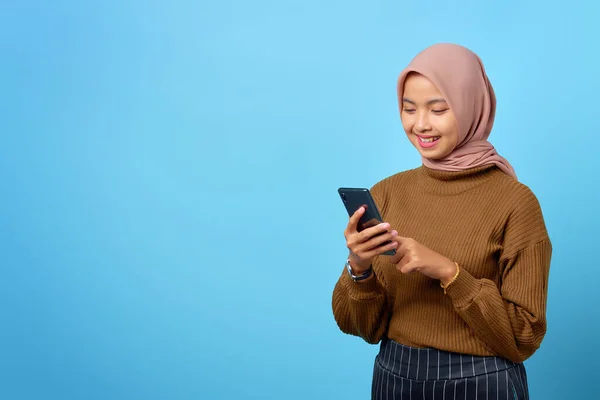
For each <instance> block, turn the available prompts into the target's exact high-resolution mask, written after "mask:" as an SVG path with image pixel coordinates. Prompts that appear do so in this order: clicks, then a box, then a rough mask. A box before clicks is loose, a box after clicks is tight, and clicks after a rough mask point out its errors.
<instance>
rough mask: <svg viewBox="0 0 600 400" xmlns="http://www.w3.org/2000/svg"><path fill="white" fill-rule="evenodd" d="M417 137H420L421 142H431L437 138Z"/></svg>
mask: <svg viewBox="0 0 600 400" xmlns="http://www.w3.org/2000/svg"><path fill="white" fill-rule="evenodd" d="M419 139H421V142H423V143H431V142H433V141H434V140H437V139H438V138H437V137H432V138H427V139H426V138H419Z"/></svg>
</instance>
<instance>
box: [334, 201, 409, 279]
mask: <svg viewBox="0 0 600 400" xmlns="http://www.w3.org/2000/svg"><path fill="white" fill-rule="evenodd" d="M364 212H365V209H364V207H360V208H359V209H358V210H356V212H355V213H354V214H352V216H351V217H350V220H349V221H348V226H346V230H345V231H344V237H345V238H346V246H347V247H348V250H350V257H349V258H350V265H351V266H352V270H353V272H354V273H357V274H360V273H362V272H364V271H366V270H367V269H369V267H370V266H371V263H372V262H373V259H374V258H375V257H376V256H378V255H379V254H381V253H384V252H386V251H388V250H391V249H395V248H396V247H397V246H398V243H397V242H396V241H395V240H394V238H395V237H396V235H398V232H396V231H393V230H392V231H390V224H388V223H380V224H377V225H375V226H372V227H370V228H367V229H365V230H363V231H361V232H358V221H359V220H360V217H362V215H363V214H364ZM375 235H378V236H375ZM388 240H390V241H391V243H389V244H387V245H385V246H381V247H378V246H379V245H381V244H382V243H384V242H387V241H388Z"/></svg>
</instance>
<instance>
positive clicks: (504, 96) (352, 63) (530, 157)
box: [0, 0, 600, 400]
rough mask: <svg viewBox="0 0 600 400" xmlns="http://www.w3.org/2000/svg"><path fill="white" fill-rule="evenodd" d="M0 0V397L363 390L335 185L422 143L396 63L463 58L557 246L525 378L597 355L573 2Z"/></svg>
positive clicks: (568, 394) (592, 198)
mask: <svg viewBox="0 0 600 400" xmlns="http://www.w3.org/2000/svg"><path fill="white" fill-rule="evenodd" d="M588 3H589V4H588V5H585V2H577V1H572V2H569V5H568V6H566V5H562V4H561V5H558V3H556V4H552V3H549V2H545V1H544V2H542V1H526V2H522V1H505V2H501V3H497V4H493V3H491V2H490V3H488V4H487V5H483V4H484V3H482V2H480V1H462V2H455V4H453V5H450V4H449V3H448V2H446V1H430V2H428V3H426V4H424V3H420V2H411V3H407V2H398V1H379V2H359V1H338V0H335V1H326V2H321V1H316V0H303V1H300V0H297V1H266V0H257V1H252V2H250V1H247V2H244V1H240V0H237V1H233V0H221V1H218V2H217V1H213V2H207V1H200V2H198V1H170V2H167V1H163V2H158V1H154V2H147V1H139V0H129V1H123V0H120V1H115V0H113V1H94V2H92V1H60V0H59V1H55V2H41V1H38V2H33V1H23V0H21V1H6V0H5V1H3V2H1V3H0V50H1V53H0V54H1V55H0V190H1V198H0V224H1V225H0V226H1V228H0V268H1V270H0V272H1V274H0V321H1V329H0V398H2V399H10V400H19V399H61V400H70V399H86V400H93V399H119V400H120V399H198V398H202V399H238V398H239V399H242V398H243V399H307V398H310V399H366V398H368V397H369V393H370V381H371V371H372V363H373V357H374V355H375V353H376V351H377V347H375V346H370V345H368V344H366V343H364V342H362V341H361V340H360V339H358V338H355V337H350V336H346V335H344V334H342V333H341V332H340V331H339V330H338V329H337V326H336V325H335V322H334V319H333V316H332V312H331V291H332V289H333V286H334V284H335V282H336V280H337V278H338V277H339V274H340V273H341V271H342V265H343V261H344V259H345V256H346V249H345V246H344V239H343V235H342V232H343V228H344V226H345V224H346V220H347V216H346V215H345V211H344V208H343V206H342V204H341V201H340V200H339V198H338V196H337V193H336V189H337V188H338V187H339V186H371V185H372V184H374V183H375V182H376V181H378V180H380V179H382V178H384V177H386V176H388V175H391V174H393V173H396V172H398V171H402V170H405V169H408V168H413V167H416V166H418V165H419V162H420V160H419V158H418V155H417V154H416V151H415V150H414V149H413V148H412V147H411V146H410V145H409V143H408V141H407V140H406V138H405V136H404V134H403V132H402V128H401V124H400V120H399V116H398V109H397V104H396V93H395V81H396V77H397V75H398V73H399V72H400V70H401V69H402V68H403V67H404V66H405V65H406V64H407V63H408V62H409V60H410V59H411V58H412V57H413V56H414V55H415V54H416V53H417V52H418V51H420V50H422V49H423V48H424V47H426V46H429V45H430V44H433V43H435V42H438V41H449V42H456V43H460V44H463V45H466V46H468V47H470V48H471V49H473V50H474V51H475V52H477V53H478V54H479V55H480V56H481V57H482V59H483V61H484V63H485V65H486V68H487V71H488V73H489V75H490V78H491V80H492V83H493V85H494V87H495V89H496V94H497V97H498V110H497V123H496V125H495V128H494V131H493V134H492V136H491V141H492V143H494V144H495V145H496V147H497V148H498V150H499V152H500V153H501V154H502V155H503V156H505V157H506V158H508V159H509V160H510V161H511V162H512V163H513V165H514V166H515V168H516V170H517V172H518V174H519V178H520V180H521V181H522V182H524V183H525V184H527V185H529V186H530V187H531V188H532V189H533V191H534V192H535V193H536V195H537V196H538V198H539V200H540V202H541V204H542V207H543V210H544V213H545V217H546V221H547V225H548V229H549V231H550V234H551V238H552V240H553V244H554V258H553V265H552V271H551V282H550V297H549V301H548V334H547V336H546V339H545V341H544V343H543V346H542V348H541V349H540V350H539V352H538V353H536V354H535V355H534V357H533V358H531V359H530V360H529V361H528V362H527V366H528V368H529V376H530V387H531V394H532V398H533V399H565V398H570V399H574V398H577V399H590V398H593V396H594V395H593V394H592V390H593V388H594V387H596V386H597V383H596V382H595V380H596V379H597V376H598V373H599V372H600V369H599V367H598V363H597V359H598V357H600V350H599V348H598V342H597V339H598V337H599V336H600V313H599V311H598V308H597V304H598V301H599V300H600V296H599V291H598V290H597V287H598V258H597V243H596V240H595V239H597V237H598V234H597V232H598V231H597V225H598V222H599V219H600V218H599V213H598V209H597V204H598V200H600V199H599V195H598V194H597V191H596V190H597V187H598V178H597V176H598V175H597V171H596V168H597V160H598V155H597V145H596V143H597V134H598V132H597V131H598V126H597V120H598V117H597V116H598V104H597V102H598V98H597V97H598V92H599V90H600V77H599V76H598V72H597V70H598V67H597V62H598V59H597V43H596V41H597V38H598V37H600V28H599V25H598V23H597V18H596V15H598V12H599V11H600V9H599V8H598V6H592V5H591V4H592V2H591V1H589V2H588Z"/></svg>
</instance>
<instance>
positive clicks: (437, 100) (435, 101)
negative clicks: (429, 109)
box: [402, 97, 447, 106]
mask: <svg viewBox="0 0 600 400" xmlns="http://www.w3.org/2000/svg"><path fill="white" fill-rule="evenodd" d="M402 101H404V102H406V103H410V104H415V102H414V101H412V100H409V99H407V98H406V97H404V98H403V99H402ZM435 103H447V101H446V100H445V99H431V100H429V101H428V102H427V105H428V106H429V105H432V104H435Z"/></svg>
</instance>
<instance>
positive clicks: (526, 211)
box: [448, 192, 552, 362]
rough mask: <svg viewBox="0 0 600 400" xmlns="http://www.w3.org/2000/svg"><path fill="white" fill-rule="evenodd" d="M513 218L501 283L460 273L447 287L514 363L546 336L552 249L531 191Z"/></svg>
mask: <svg viewBox="0 0 600 400" xmlns="http://www.w3.org/2000/svg"><path fill="white" fill-rule="evenodd" d="M518 204H519V206H518V207H517V209H516V210H515V211H514V212H513V213H512V214H511V215H510V217H509V219H508V221H507V225H506V228H505V234H504V244H503V248H502V255H501V256H500V260H499V268H500V270H501V279H500V284H499V285H497V284H496V283H495V282H493V281H491V280H489V279H477V278H475V277H474V276H473V275H471V274H470V273H469V272H468V271H466V270H461V273H460V274H459V277H458V278H457V280H456V281H455V282H454V283H453V284H452V285H450V286H449V288H448V295H449V296H450V298H451V299H452V302H453V305H454V308H455V310H456V311H457V312H458V314H459V315H460V316H461V317H462V319H463V320H464V321H465V322H466V323H467V324H468V325H469V326H470V327H471V329H472V330H473V332H474V334H475V335H476V336H477V337H478V338H479V339H480V340H481V341H482V342H483V343H484V344H485V345H486V346H487V347H488V348H490V349H491V350H492V351H494V352H495V353H497V354H498V355H500V356H502V357H505V358H508V359H509V360H512V361H514V362H522V361H524V360H526V359H527V358H529V357H530V356H531V355H532V354H533V353H534V352H535V351H536V350H537V349H538V348H539V347H540V345H541V342H542V339H543V338H544V335H545V333H546V298H547V287H548V275H549V269H550V261H551V254H552V245H551V242H550V239H549V238H548V236H547V232H546V228H545V225H544V220H543V217H542V214H541V210H540V208H539V204H538V203H537V200H536V199H535V197H533V194H531V193H529V192H527V193H526V195H525V197H524V198H522V199H519V201H518Z"/></svg>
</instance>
